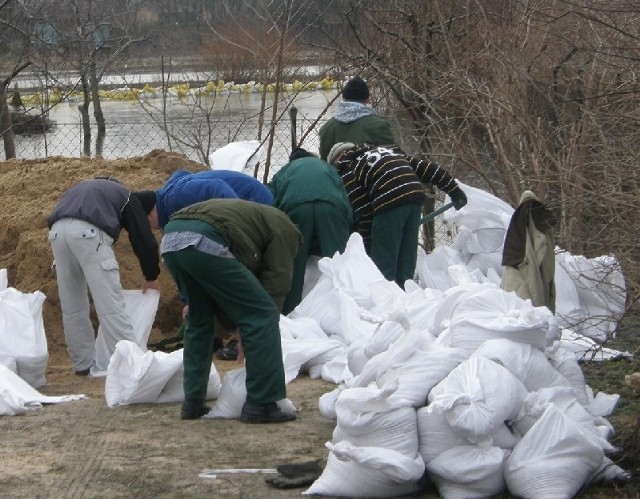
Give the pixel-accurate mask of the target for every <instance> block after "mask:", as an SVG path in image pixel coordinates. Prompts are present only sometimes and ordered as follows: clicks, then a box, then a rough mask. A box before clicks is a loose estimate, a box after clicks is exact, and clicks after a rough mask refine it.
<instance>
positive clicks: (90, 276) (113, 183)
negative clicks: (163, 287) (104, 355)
mask: <svg viewBox="0 0 640 499" xmlns="http://www.w3.org/2000/svg"><path fill="white" fill-rule="evenodd" d="M149 192H150V193H151V194H153V195H154V196H153V197H154V199H153V204H150V201H151V196H150V195H149V194H148V193H149ZM154 205H155V193H154V192H153V191H143V192H140V193H133V192H131V191H130V190H129V189H127V188H126V187H125V186H123V185H122V184H121V183H120V182H118V181H117V180H115V179H114V178H112V177H99V178H94V179H91V180H84V181H82V182H79V183H78V184H76V185H74V186H72V187H71V188H70V189H69V190H67V191H66V192H65V193H64V194H63V195H62V197H61V198H60V200H59V201H58V203H57V204H56V205H55V207H54V208H53V211H52V212H51V214H50V215H49V217H48V219H47V225H48V227H49V243H50V244H51V250H52V252H53V257H54V264H55V268H56V278H57V281H58V294H59V298H60V307H61V308H62V325H63V329H64V337H65V342H66V344H67V350H68V352H69V357H70V358H71V363H72V364H73V367H74V368H75V371H76V374H77V375H80V376H86V375H88V374H90V369H91V366H92V365H93V364H94V361H95V354H96V348H95V345H96V337H95V332H94V328H93V325H92V323H91V319H90V315H89V298H88V296H87V289H88V290H89V292H90V293H91V298H92V300H93V304H94V306H95V309H96V313H97V315H98V321H99V322H100V326H101V328H100V329H101V334H102V335H103V339H104V342H105V344H106V346H107V349H108V351H109V352H108V353H109V356H111V354H112V353H113V352H114V351H115V346H116V343H117V342H118V341H120V340H130V341H135V335H134V331H133V326H132V325H131V320H130V318H129V315H128V314H127V311H126V308H125V302H124V297H123V291H122V285H121V283H120V271H119V267H118V262H117V261H116V257H115V254H114V251H113V249H112V246H113V244H115V243H116V241H117V240H118V237H119V235H120V232H121V230H122V229H125V230H126V231H127V232H128V234H129V241H130V242H131V246H132V247H133V251H134V253H135V255H136V257H138V261H139V262H140V269H141V270H142V274H143V275H144V282H143V284H142V292H143V293H144V292H146V291H147V290H149V289H155V290H156V291H160V284H159V282H158V275H159V274H160V256H159V253H158V243H157V242H156V240H155V237H154V236H153V232H151V227H150V225H149V221H148V219H147V216H148V214H149V212H150V211H151V209H152V208H153V206H154Z"/></svg>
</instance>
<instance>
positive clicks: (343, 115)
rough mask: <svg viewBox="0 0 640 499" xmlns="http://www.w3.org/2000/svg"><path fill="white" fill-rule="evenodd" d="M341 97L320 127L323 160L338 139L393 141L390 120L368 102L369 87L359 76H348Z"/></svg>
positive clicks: (360, 142) (384, 142)
mask: <svg viewBox="0 0 640 499" xmlns="http://www.w3.org/2000/svg"><path fill="white" fill-rule="evenodd" d="M342 98H343V101H342V102H340V103H339V104H338V106H337V109H336V111H335V113H334V115H333V117H332V118H331V119H330V120H329V121H327V122H326V123H325V124H324V125H322V127H320V131H319V135H320V158H322V159H325V160H326V159H327V155H328V154H329V151H330V150H331V148H332V147H333V145H334V144H337V143H339V142H352V143H354V144H364V143H367V144H371V145H374V146H379V145H387V144H395V142H396V141H395V139H394V136H393V132H392V131H391V124H390V123H389V122H388V121H387V120H386V119H384V118H382V117H380V116H378V115H377V114H376V112H375V111H374V110H373V108H371V107H370V106H369V105H368V104H369V102H370V94H369V88H368V87H367V84H366V83H365V82H364V81H363V80H362V78H360V77H358V76H356V77H354V78H352V79H351V80H349V81H348V82H347V84H346V85H345V87H344V88H343V90H342Z"/></svg>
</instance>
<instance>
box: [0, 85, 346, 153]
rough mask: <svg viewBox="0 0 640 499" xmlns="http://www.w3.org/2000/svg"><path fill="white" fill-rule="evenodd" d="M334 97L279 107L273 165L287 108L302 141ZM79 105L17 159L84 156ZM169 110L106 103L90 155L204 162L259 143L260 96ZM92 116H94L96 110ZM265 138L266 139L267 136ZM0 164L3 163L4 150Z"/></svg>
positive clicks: (283, 137) (171, 105)
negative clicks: (101, 130) (161, 154)
mask: <svg viewBox="0 0 640 499" xmlns="http://www.w3.org/2000/svg"><path fill="white" fill-rule="evenodd" d="M334 96H335V90H332V91H321V90H318V91H307V92H303V93H300V94H297V95H295V96H293V95H285V96H284V97H283V100H282V102H280V103H279V104H278V108H279V109H278V117H277V118H278V120H277V121H278V122H277V125H276V132H275V135H274V145H273V151H272V158H271V164H273V165H277V164H284V162H286V159H287V157H288V154H289V152H290V148H291V145H290V144H291V126H290V121H289V115H288V113H287V112H286V108H287V106H288V104H289V103H290V102H291V101H292V100H293V102H294V104H295V106H296V107H297V108H298V126H297V137H298V140H300V139H301V138H302V137H303V135H305V133H306V132H307V129H308V128H309V126H311V124H312V123H313V122H314V121H315V120H316V119H317V118H318V116H319V115H320V114H321V113H322V112H323V111H324V110H325V108H326V107H327V106H328V105H329V103H330V102H331V99H333V97H334ZM267 97H268V100H267V102H266V110H265V113H264V116H265V123H263V124H262V127H263V130H266V129H267V128H268V126H269V124H270V122H271V117H272V111H273V100H272V99H271V95H268V96H267ZM78 104H79V102H77V101H74V102H63V103H60V104H58V105H57V106H55V107H54V108H52V109H51V111H50V112H49V118H50V119H52V120H54V121H55V123H56V125H55V126H54V127H53V129H51V130H50V132H48V133H46V134H37V135H16V136H15V143H16V153H17V155H18V157H19V158H39V157H45V156H80V155H82V154H83V151H84V150H85V149H84V147H85V145H84V143H83V136H82V126H81V116H80V112H79V110H78ZM164 105H165V106H166V119H165V118H164V115H163V112H162V109H163V100H162V98H160V97H155V98H147V99H145V100H141V101H140V102H138V101H106V100H105V101H104V102H102V109H103V112H104V115H105V119H106V122H107V135H106V136H105V137H104V141H103V143H102V144H100V147H99V149H97V147H96V144H95V142H96V137H97V128H96V126H95V124H94V123H93V122H92V141H93V143H92V145H91V155H96V154H99V153H100V152H101V153H102V156H103V157H104V158H106V159H115V158H126V157H133V156H140V155H144V154H146V153H149V152H150V151H152V150H154V149H165V150H172V151H175V152H180V153H183V154H185V155H186V156H187V157H189V158H190V159H192V160H195V161H200V162H203V161H204V158H207V157H208V154H209V153H210V152H211V151H213V150H215V149H217V148H219V147H222V146H223V145H225V144H227V143H229V142H232V141H236V140H256V139H258V131H259V127H260V125H261V123H260V120H259V116H260V110H261V107H262V101H261V96H260V95H259V94H258V93H241V94H239V93H231V94H227V95H218V96H215V97H213V96H201V97H196V96H189V97H187V98H183V99H178V98H175V97H171V98H168V99H167V100H166V104H164ZM89 112H90V114H92V108H90V110H89ZM330 113H331V111H329V112H328V113H326V114H325V116H326V117H328V116H330ZM92 118H93V117H92ZM165 123H166V126H165ZM317 126H318V125H317ZM317 126H316V128H317ZM262 136H263V137H264V136H265V132H264V131H263V133H262ZM302 145H303V147H306V148H308V149H310V150H313V151H317V148H318V135H317V130H314V131H312V132H311V133H309V134H308V135H307V136H306V137H305V139H304V143H303V144H302ZM0 159H4V149H3V150H2V157H0Z"/></svg>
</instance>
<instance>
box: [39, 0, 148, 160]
mask: <svg viewBox="0 0 640 499" xmlns="http://www.w3.org/2000/svg"><path fill="white" fill-rule="evenodd" d="M139 5H140V2H138V1H135V0H101V1H96V0H64V1H63V2H56V3H55V4H51V5H50V6H49V8H48V10H47V11H46V12H44V13H43V14H44V15H43V19H42V20H41V22H43V23H46V24H47V25H48V26H49V27H50V28H49V29H50V30H51V31H52V33H54V35H53V40H52V43H51V45H52V46H53V47H54V49H55V50H53V51H49V52H48V55H49V56H51V57H55V62H56V66H57V67H58V68H60V69H65V68H68V69H73V70H75V71H76V72H77V80H76V82H75V83H74V85H77V86H79V87H80V88H81V90H82V103H81V104H80V105H79V106H78V108H79V110H80V114H81V116H82V127H83V136H84V153H85V154H86V155H90V152H91V122H90V119H89V106H90V105H91V104H92V105H93V116H94V119H95V121H96V124H97V131H98V134H97V147H96V148H97V151H98V153H100V151H101V144H102V141H103V140H104V137H105V135H106V131H107V128H106V121H105V117H104V113H103V110H102V105H101V98H100V83H101V81H102V79H103V77H104V76H105V74H107V73H108V72H109V71H111V70H113V68H114V66H116V65H117V64H122V63H123V61H124V60H125V59H126V57H127V55H128V53H129V51H130V50H131V48H132V47H134V46H136V45H138V44H144V43H147V42H148V41H149V37H150V32H151V31H152V29H153V28H152V29H151V30H149V31H147V32H141V31H140V30H139V29H138V26H137V10H138V8H139ZM63 13H64V14H63Z"/></svg>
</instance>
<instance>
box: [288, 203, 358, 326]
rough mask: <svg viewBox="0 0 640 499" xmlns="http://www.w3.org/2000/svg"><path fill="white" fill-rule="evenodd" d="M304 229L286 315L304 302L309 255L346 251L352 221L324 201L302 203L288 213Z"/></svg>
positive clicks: (301, 229)
mask: <svg viewBox="0 0 640 499" xmlns="http://www.w3.org/2000/svg"><path fill="white" fill-rule="evenodd" d="M287 215H288V216H289V218H290V219H291V221H292V222H293V223H294V224H295V225H297V227H298V229H299V230H300V232H302V246H300V249H299V250H298V253H297V255H296V259H295V262H294V264H293V279H292V282H291V290H290V291H289V293H288V294H287V297H286V298H285V300H284V305H283V307H282V313H283V314H284V315H287V314H288V313H289V312H291V311H292V310H293V309H294V308H296V307H297V306H298V305H299V304H300V302H301V301H302V289H303V287H304V273H305V270H306V267H307V259H308V258H309V255H318V256H329V257H331V256H333V255H335V253H336V251H340V252H343V251H344V248H345V246H346V245H347V241H348V240H349V230H350V227H349V222H350V221H349V220H347V219H346V218H345V216H344V215H343V214H342V212H341V210H339V209H338V208H336V207H335V206H334V205H333V204H331V203H327V202H325V201H314V202H309V203H303V204H300V205H298V206H296V207H295V208H294V209H293V210H290V211H288V212H287Z"/></svg>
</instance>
